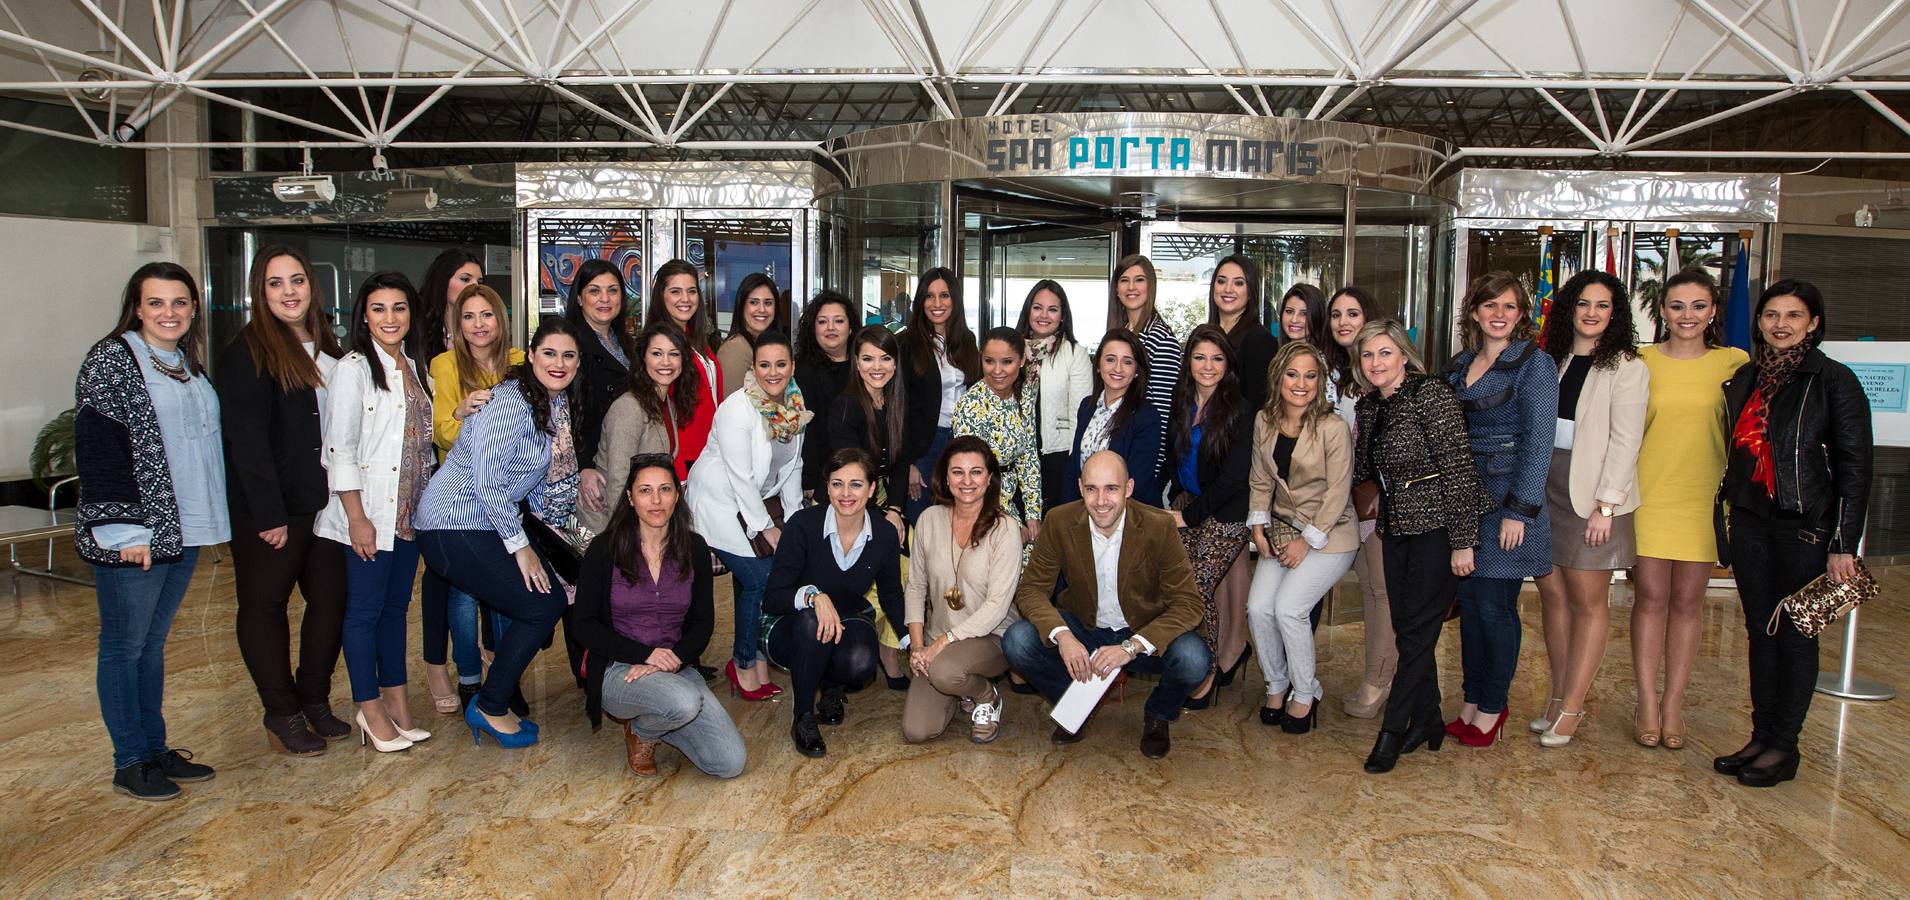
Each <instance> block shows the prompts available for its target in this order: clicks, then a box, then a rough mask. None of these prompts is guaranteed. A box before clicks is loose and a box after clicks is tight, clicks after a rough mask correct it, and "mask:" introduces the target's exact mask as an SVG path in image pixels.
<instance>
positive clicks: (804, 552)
mask: <svg viewBox="0 0 1910 900" xmlns="http://www.w3.org/2000/svg"><path fill="white" fill-rule="evenodd" d="M832 508H833V507H830V506H828V505H826V504H825V505H822V506H811V507H809V508H807V509H803V510H799V511H798V512H797V513H796V514H795V515H793V516H790V517H789V520H788V522H787V523H786V524H784V525H783V536H782V541H781V542H780V543H778V544H777V545H776V558H775V561H774V562H772V563H771V564H770V567H769V584H768V587H767V588H766V589H765V590H764V592H763V612H766V613H769V614H771V615H778V616H787V615H794V614H795V613H796V612H798V610H797V609H796V591H797V589H799V588H801V587H802V586H803V585H806V584H813V585H815V586H816V587H817V588H818V589H820V590H821V591H822V592H823V593H825V594H828V595H829V600H830V601H831V602H832V603H833V604H834V605H835V607H836V612H837V613H839V614H841V615H842V616H843V617H844V618H847V617H849V616H852V615H869V614H872V613H873V610H871V609H870V608H869V601H868V593H869V588H870V587H874V588H875V589H876V599H877V600H878V601H879V602H880V603H881V604H882V614H883V615H884V616H887V617H888V619H889V621H890V622H904V621H907V616H905V615H904V614H903V613H904V610H903V606H902V543H901V539H900V538H898V537H896V534H895V529H894V528H891V527H889V523H888V522H886V521H884V520H883V519H882V517H881V516H878V515H876V514H875V512H874V510H870V511H869V512H868V513H866V515H867V517H868V518H867V522H868V528H869V531H870V534H869V543H868V545H866V546H864V547H863V548H862V555H861V556H859V557H857V558H856V562H855V565H853V566H850V567H849V571H847V572H844V571H842V570H841V569H839V568H836V556H835V552H834V551H832V550H830V549H829V541H831V540H833V538H830V537H829V536H828V535H825V534H823V533H822V527H823V516H824V515H825V514H827V513H828V512H829V511H830V510H831V509H832Z"/></svg>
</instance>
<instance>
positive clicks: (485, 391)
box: [451, 388, 491, 422]
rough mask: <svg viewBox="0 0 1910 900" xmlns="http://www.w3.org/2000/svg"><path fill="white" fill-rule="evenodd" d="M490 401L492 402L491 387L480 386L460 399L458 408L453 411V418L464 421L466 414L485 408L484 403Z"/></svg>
mask: <svg viewBox="0 0 1910 900" xmlns="http://www.w3.org/2000/svg"><path fill="white" fill-rule="evenodd" d="M489 402H491V390H490V388H479V389H477V390H475V391H472V392H470V393H468V394H465V395H464V399H463V400H460V401H458V408H457V409H454V410H452V411H451V418H453V419H456V420H458V421H460V422H462V421H464V418H465V417H466V416H469V415H470V414H472V413H474V412H477V411H478V410H480V409H483V408H484V404H486V403H489Z"/></svg>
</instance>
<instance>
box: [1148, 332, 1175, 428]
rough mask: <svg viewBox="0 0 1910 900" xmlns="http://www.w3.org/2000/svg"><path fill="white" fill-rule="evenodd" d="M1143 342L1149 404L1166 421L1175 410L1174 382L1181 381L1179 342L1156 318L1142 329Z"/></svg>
mask: <svg viewBox="0 0 1910 900" xmlns="http://www.w3.org/2000/svg"><path fill="white" fill-rule="evenodd" d="M1141 344H1142V346H1144V347H1146V348H1147V403H1148V405H1149V406H1152V407H1154V408H1155V409H1158V410H1160V411H1161V421H1163V422H1165V421H1167V417H1168V414H1169V413H1172V412H1173V411H1174V383H1175V382H1177V381H1179V380H1180V355H1181V350H1180V341H1179V340H1178V339H1176V338H1175V337H1174V332H1172V331H1170V330H1168V327H1167V323H1166V322H1163V321H1161V320H1160V318H1158V317H1156V318H1155V319H1154V322H1153V323H1152V324H1150V325H1148V326H1147V327H1146V328H1144V329H1142V330H1141Z"/></svg>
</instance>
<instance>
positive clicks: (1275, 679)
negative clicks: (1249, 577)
mask: <svg viewBox="0 0 1910 900" xmlns="http://www.w3.org/2000/svg"><path fill="white" fill-rule="evenodd" d="M1354 555H1355V554H1354V552H1353V551H1347V552H1345V553H1327V552H1324V551H1321V550H1313V551H1309V552H1308V553H1307V555H1306V559H1303V560H1300V564H1299V565H1297V566H1295V567H1293V568H1291V569H1289V568H1287V567H1285V566H1283V565H1280V563H1279V561H1278V560H1272V559H1263V560H1260V561H1259V562H1258V563H1255V564H1254V570H1253V587H1251V588H1250V589H1248V592H1247V627H1248V628H1249V629H1251V630H1252V632H1253V652H1254V655H1255V656H1256V657H1258V659H1259V661H1260V674H1261V675H1263V676H1265V677H1266V679H1267V695H1268V696H1270V697H1271V696H1274V695H1277V694H1282V693H1285V692H1286V691H1287V690H1288V688H1291V689H1292V691H1293V693H1292V697H1291V699H1293V700H1296V701H1304V702H1308V703H1317V702H1319V700H1320V698H1321V697H1322V696H1324V695H1325V691H1322V690H1321V689H1320V682H1319V679H1317V678H1315V677H1314V674H1313V622H1312V618H1311V616H1312V613H1313V607H1314V605H1316V604H1318V603H1319V602H1320V600H1321V598H1323V597H1325V596H1326V592H1327V591H1330V590H1332V589H1333V586H1334V585H1335V584H1338V583H1339V581H1340V578H1341V577H1343V576H1345V575H1346V572H1347V570H1348V569H1351V568H1352V567H1353V557H1354Z"/></svg>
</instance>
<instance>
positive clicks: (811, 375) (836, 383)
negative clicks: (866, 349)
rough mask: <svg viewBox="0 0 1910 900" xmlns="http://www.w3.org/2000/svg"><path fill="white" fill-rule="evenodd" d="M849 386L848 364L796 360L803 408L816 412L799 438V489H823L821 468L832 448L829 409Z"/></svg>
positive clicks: (827, 460) (826, 461)
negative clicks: (800, 439) (800, 473)
mask: <svg viewBox="0 0 1910 900" xmlns="http://www.w3.org/2000/svg"><path fill="white" fill-rule="evenodd" d="M848 384H849V361H848V360H847V359H844V360H843V361H842V362H832V361H830V360H829V358H828V357H823V358H821V359H819V360H809V359H799V360H796V386H797V387H799V388H801V389H802V403H803V406H804V407H806V408H808V409H812V410H815V411H816V417H815V418H814V419H811V420H809V427H808V428H806V429H804V430H803V437H802V489H803V490H805V491H816V490H821V489H822V474H823V473H822V468H823V466H825V465H827V464H828V462H829V454H831V453H834V452H835V449H836V448H835V445H834V444H833V443H831V442H830V440H829V424H828V422H826V421H824V420H825V419H827V418H828V414H829V407H831V406H833V405H834V404H835V402H836V397H838V396H840V395H841V394H842V391H843V389H844V388H845V387H847V386H848Z"/></svg>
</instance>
